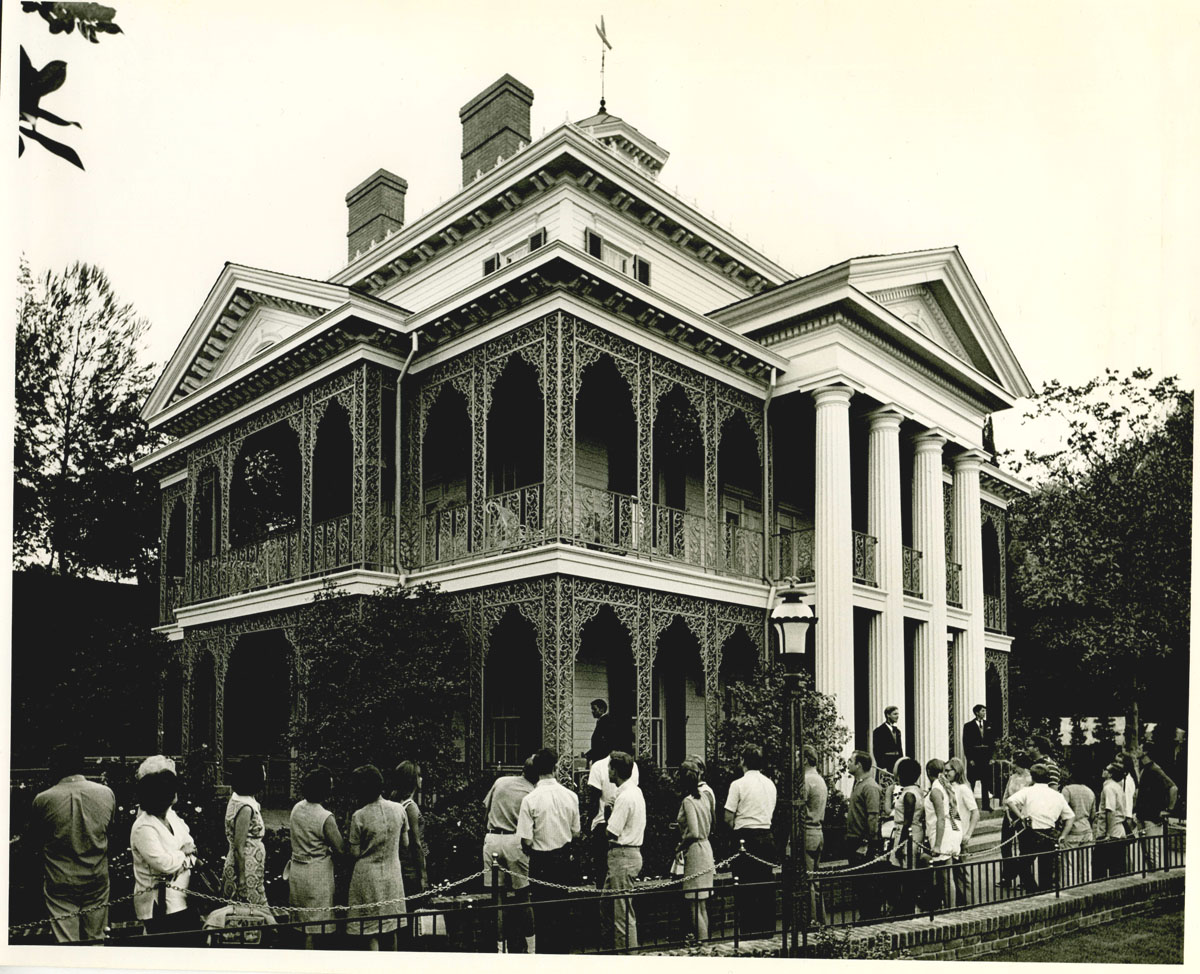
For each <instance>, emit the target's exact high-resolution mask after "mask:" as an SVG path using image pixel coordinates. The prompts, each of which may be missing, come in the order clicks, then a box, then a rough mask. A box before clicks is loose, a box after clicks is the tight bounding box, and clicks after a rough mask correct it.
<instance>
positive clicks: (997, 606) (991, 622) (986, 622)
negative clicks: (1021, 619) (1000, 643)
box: [983, 593, 1008, 632]
mask: <svg viewBox="0 0 1200 974" xmlns="http://www.w3.org/2000/svg"><path fill="white" fill-rule="evenodd" d="M1007 622H1008V620H1007V619H1005V617H1004V600H1003V599H1002V598H1001V597H1000V596H999V595H992V594H988V593H985V594H984V596H983V628H984V629H989V630H991V631H992V632H1006V631H1007V629H1008V626H1007Z"/></svg>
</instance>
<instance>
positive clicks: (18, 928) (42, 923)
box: [8, 893, 133, 937]
mask: <svg viewBox="0 0 1200 974" xmlns="http://www.w3.org/2000/svg"><path fill="white" fill-rule="evenodd" d="M132 899H133V894H132V893H130V894H129V895H128V896H120V897H118V898H117V899H115V900H106V901H105V902H103V903H97V904H96V905H95V906H88V907H84V909H82V910H76V911H75V912H74V913H64V914H62V916H55V917H48V918H47V919H45V920H30V921H29V922H27V923H14V924H12V925H11V926H10V927H9V928H8V935H9V937H11V936H12V935H13V934H14V933H21V932H22V931H25V930H34V931H36V932H38V933H41V932H42V931H43V930H53V929H54V927H53V924H55V923H64V922H66V921H67V920H78V919H79V918H80V917H81V916H86V915H87V914H89V913H95V912H96V911H97V910H107V909H108V908H109V907H110V906H117V905H119V904H121V903H125V902H127V901H130V900H132Z"/></svg>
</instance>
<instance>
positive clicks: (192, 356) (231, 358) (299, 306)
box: [143, 264, 350, 417]
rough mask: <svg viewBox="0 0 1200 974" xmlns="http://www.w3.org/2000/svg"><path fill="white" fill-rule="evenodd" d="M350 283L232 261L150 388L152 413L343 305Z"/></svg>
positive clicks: (148, 406) (147, 411) (145, 412)
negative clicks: (276, 270)
mask: <svg viewBox="0 0 1200 974" xmlns="http://www.w3.org/2000/svg"><path fill="white" fill-rule="evenodd" d="M349 297H350V289H349V288H347V287H345V286H343V285H339V284H327V283H325V282H323V281H312V280H309V279H307V278H301V277H293V276H291V275H287V274H277V273H274V272H271V271H264V270H260V269H258V268H252V267H243V266H240V265H237V264H227V265H226V266H225V269H224V270H223V271H222V272H221V275H220V276H219V277H218V278H217V282H216V283H215V284H214V285H213V288H212V290H211V291H210V292H209V294H208V297H207V299H206V300H205V302H204V306H203V307H202V308H201V309H200V312H199V313H198V314H197V315H196V318H195V319H194V320H193V321H192V324H191V326H190V327H189V328H188V331H187V334H186V335H185V336H184V338H183V341H182V342H180V344H179V347H178V348H177V349H176V350H175V354H174V355H172V357H171V360H170V362H168V364H167V367H166V368H165V369H164V370H163V373H162V375H161V376H160V378H159V380H158V384H157V385H156V386H155V388H154V391H153V392H152V393H151V394H150V399H149V400H148V402H147V403H146V407H145V409H144V410H143V415H144V416H146V417H149V416H151V415H153V414H155V413H157V412H159V411H161V410H163V409H165V408H167V407H168V406H171V405H172V404H174V403H176V402H178V401H179V400H181V399H183V398H185V397H187V396H189V395H191V394H192V393H194V392H197V391H199V390H201V389H203V388H204V387H205V386H206V385H207V384H209V383H211V382H214V381H215V380H216V379H217V378H218V377H220V376H223V375H226V374H228V373H230V372H232V371H233V370H235V369H237V368H239V367H241V366H242V365H244V364H246V363H247V362H249V361H251V360H252V359H254V358H256V357H257V356H259V355H261V354H263V353H265V352H266V351H267V350H268V349H270V348H271V347H272V346H273V345H276V344H278V343H279V342H282V341H284V340H286V339H287V338H289V337H291V336H292V335H294V334H296V332H298V331H300V330H301V329H302V328H304V327H305V326H306V325H307V324H308V323H309V322H311V321H314V320H315V319H317V318H320V317H322V316H323V315H325V314H327V313H328V312H330V311H332V310H333V309H335V308H337V307H340V306H341V305H343V304H344V303H345V302H346V301H347V300H349Z"/></svg>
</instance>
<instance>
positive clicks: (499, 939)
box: [492, 852, 505, 954]
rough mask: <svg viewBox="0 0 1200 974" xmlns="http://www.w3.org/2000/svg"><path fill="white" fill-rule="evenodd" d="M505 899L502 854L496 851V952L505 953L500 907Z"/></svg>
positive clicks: (493, 878)
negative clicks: (502, 884) (501, 870)
mask: <svg viewBox="0 0 1200 974" xmlns="http://www.w3.org/2000/svg"><path fill="white" fill-rule="evenodd" d="M503 901H504V894H503V892H502V891H501V889H500V856H499V855H497V854H496V853H495V852H493V853H492V903H493V904H494V905H495V907H496V953H497V954H503V953H504V952H505V951H504V946H505V941H504V936H505V934H504V912H503V910H501V909H500V904H501V903H503Z"/></svg>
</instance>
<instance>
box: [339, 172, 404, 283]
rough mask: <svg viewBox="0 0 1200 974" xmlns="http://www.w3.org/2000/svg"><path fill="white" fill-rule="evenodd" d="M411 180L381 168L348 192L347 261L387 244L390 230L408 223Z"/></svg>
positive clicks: (397, 228)
mask: <svg viewBox="0 0 1200 974" xmlns="http://www.w3.org/2000/svg"><path fill="white" fill-rule="evenodd" d="M407 191H408V183H407V182H406V181H405V180H403V179H401V178H400V177H399V176H397V175H396V174H395V173H390V172H388V171H387V170H386V169H380V170H378V171H376V172H375V173H374V174H373V175H371V176H368V177H367V178H366V179H365V180H363V181H362V182H361V183H359V184H358V185H357V186H355V187H354V189H352V190H350V192H349V193H347V194H346V212H347V217H348V219H349V229H348V230H347V231H346V241H347V248H346V249H347V252H348V256H347V261H352V260H354V256H355V254H357V253H359V252H360V251H361V252H363V253H366V252H367V251H368V250H369V249H370V247H371V244H372V243H376V244H378V243H383V241H384V240H385V239H386V238H387V235H388V231H389V230H392V231H396V230H399V229H400V228H401V227H402V226H404V194H405V193H406V192H407Z"/></svg>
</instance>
